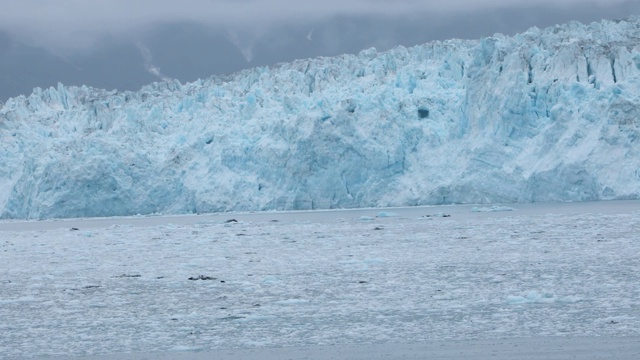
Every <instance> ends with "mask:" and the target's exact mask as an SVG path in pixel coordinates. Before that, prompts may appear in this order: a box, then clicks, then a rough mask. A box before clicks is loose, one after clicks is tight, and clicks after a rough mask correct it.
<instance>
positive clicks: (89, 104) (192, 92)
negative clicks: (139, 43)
mask: <svg viewBox="0 0 640 360" xmlns="http://www.w3.org/2000/svg"><path fill="white" fill-rule="evenodd" d="M639 195H640V18H638V17H631V18H628V19H625V20H618V21H602V22H597V23H592V24H590V25H583V24H580V23H577V22H572V23H568V24H565V25H558V26H555V27H551V28H547V29H543V30H541V29H537V28H533V29H530V30H528V31H527V32H525V33H523V34H520V35H516V36H514V37H507V36H503V35H499V34H497V35H495V36H493V37H489V38H484V39H480V40H474V41H470V40H449V41H444V42H432V43H427V44H424V45H419V46H415V47H412V48H404V47H397V48H395V49H392V50H390V51H387V52H377V51H376V50H375V49H368V50H364V51H362V52H360V53H359V54H358V55H343V56H338V57H333V58H316V59H308V60H299V61H295V62H293V63H284V64H278V65H276V66H272V67H257V68H254V69H250V70H245V71H241V72H239V73H236V74H233V75H228V76H215V77H211V78H208V79H204V80H198V81H196V82H193V83H186V84H181V83H179V82H177V81H176V82H160V83H154V84H151V85H148V86H145V87H143V88H142V89H141V90H139V91H136V92H118V91H115V90H114V91H107V90H101V89H94V88H89V87H67V86H64V85H62V84H60V85H58V87H57V88H49V89H39V88H37V89H35V90H34V92H33V93H32V94H31V95H29V96H19V97H16V98H12V99H9V100H8V101H7V102H6V104H4V105H3V106H2V107H0V218H5V219H13V218H15V219H34V218H65V217H94V216H120V215H134V214H151V213H163V214H179V213H201V212H220V211H231V210H243V211H247V210H305V209H332V208H354V207H377V206H407V205H409V206H411V205H425V204H450V203H521V202H547V201H587V200H612V199H637V198H638V197H639Z"/></svg>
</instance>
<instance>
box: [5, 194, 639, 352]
mask: <svg viewBox="0 0 640 360" xmlns="http://www.w3.org/2000/svg"><path fill="white" fill-rule="evenodd" d="M445 215H446V216H445ZM449 215H450V216H449ZM232 220H233V221H232ZM638 254H640V202H639V201H617V202H600V203H571V204H522V205H521V204H518V205H506V206H503V205H500V206H495V207H491V206H487V205H478V206H471V205H465V206H444V207H418V208H398V209H359V210H345V211H318V212H289V213H283V212H265V213H233V214H229V213H227V214H217V215H192V216H170V217H163V216H153V217H131V218H109V219H84V220H59V221H35V222H24V221H4V222H0V259H1V260H0V358H29V357H43V356H71V355H74V356H86V355H93V354H116V353H119V354H123V353H146V352H165V353H166V352H170V353H174V352H179V353H182V352H185V351H187V352H196V351H201V352H212V351H217V350H218V349H250V350H251V351H254V350H256V349H257V350H260V349H265V351H267V350H266V349H268V348H283V347H284V348H290V349H293V348H296V349H307V348H310V347H317V346H333V347H334V348H335V346H352V345H356V344H381V343H386V344H420V343H427V342H430V343H433V342H434V341H462V340H464V341H492V340H493V339H522V338H524V339H531V338H552V339H553V338H559V337H561V338H585V339H588V338H593V337H598V338H601V339H602V338H606V339H618V340H619V339H633V340H632V341H631V343H630V345H628V348H629V349H631V351H633V350H635V349H637V348H635V346H637V344H638V342H637V338H638V336H640V285H638V284H640V258H639V257H638ZM612 341H613V340H612ZM400 348H402V347H400ZM405 348H406V347H405ZM532 348H533V349H534V350H535V348H536V347H535V346H534V347H532ZM338 353H339V352H338ZM592 353H593V352H592ZM191 354H195V353H191ZM245 354H246V353H245ZM239 358H241V357H239ZM274 358H277V356H276V357H274Z"/></svg>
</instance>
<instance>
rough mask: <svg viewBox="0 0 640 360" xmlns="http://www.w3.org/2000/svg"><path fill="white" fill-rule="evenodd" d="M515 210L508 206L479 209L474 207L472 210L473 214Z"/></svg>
mask: <svg viewBox="0 0 640 360" xmlns="http://www.w3.org/2000/svg"><path fill="white" fill-rule="evenodd" d="M513 210H515V209H514V208H512V207H508V206H497V205H494V206H491V207H477V206H474V207H472V208H471V212H496V211H513Z"/></svg>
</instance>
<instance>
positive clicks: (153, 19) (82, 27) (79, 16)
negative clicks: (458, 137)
mask: <svg viewBox="0 0 640 360" xmlns="http://www.w3.org/2000/svg"><path fill="white" fill-rule="evenodd" d="M628 1H629V0H524V1H522V0H447V1H442V0H396V1H393V2H391V1H386V0H323V1H316V0H314V1H302V0H181V1H179V2H176V1H174V0H55V1H51V0H20V1H11V0H0V7H1V8H2V11H1V12H0V30H4V31H7V32H9V33H11V34H13V35H17V36H19V37H21V38H22V39H25V40H28V41H29V42H30V43H34V44H37V45H39V46H45V47H49V48H51V47H58V48H66V49H80V48H85V47H87V46H90V45H91V44H92V43H93V42H94V41H95V40H96V39H97V38H99V37H102V36H115V37H118V36H132V35H133V36H135V34H136V33H139V32H143V31H144V29H145V28H148V27H150V26H153V25H154V24H158V23H166V22H198V23H202V24H206V25H210V26H216V27H226V28H235V29H245V30H246V29H248V28H250V29H254V30H256V29H257V30H259V29H260V28H265V27H269V26H272V25H275V24H278V23H283V22H298V23H299V22H305V21H317V20H321V19H322V18H327V17H331V16H336V15H379V16H404V15H407V16H408V15H414V14H416V13H432V14H433V13H443V14H444V13H449V14H450V13H460V12H473V11H475V10H479V9H484V10H486V9H492V8H495V9H499V8H504V7H517V6H521V7H524V6H528V7H531V6H555V7H574V6H581V7H582V6H589V5H617V4H622V3H625V2H628Z"/></svg>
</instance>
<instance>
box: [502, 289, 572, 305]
mask: <svg viewBox="0 0 640 360" xmlns="http://www.w3.org/2000/svg"><path fill="white" fill-rule="evenodd" d="M580 300H581V299H580V298H579V297H577V296H566V297H562V298H559V297H557V296H555V295H554V294H552V293H548V292H542V293H541V292H538V291H535V290H531V291H529V292H527V293H526V294H525V295H510V296H508V297H507V300H506V302H507V303H508V304H514V305H520V304H534V303H537V304H551V303H556V302H558V303H575V302H578V301H580Z"/></svg>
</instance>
